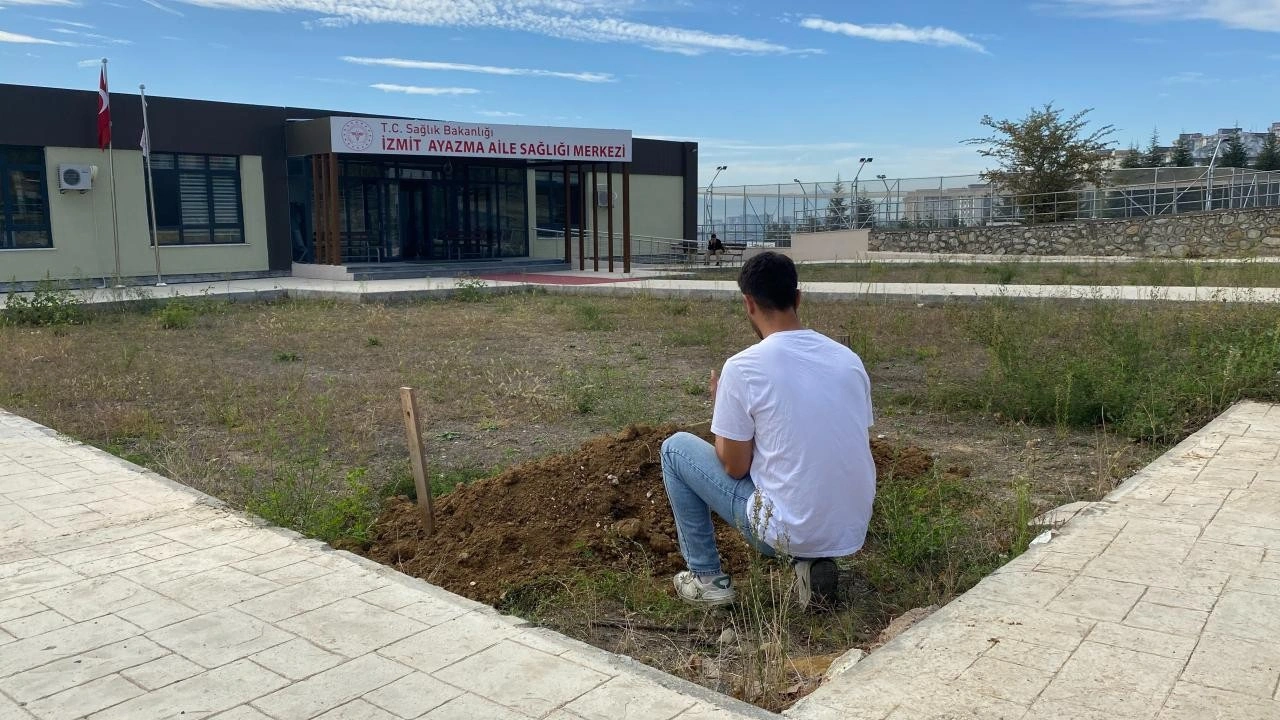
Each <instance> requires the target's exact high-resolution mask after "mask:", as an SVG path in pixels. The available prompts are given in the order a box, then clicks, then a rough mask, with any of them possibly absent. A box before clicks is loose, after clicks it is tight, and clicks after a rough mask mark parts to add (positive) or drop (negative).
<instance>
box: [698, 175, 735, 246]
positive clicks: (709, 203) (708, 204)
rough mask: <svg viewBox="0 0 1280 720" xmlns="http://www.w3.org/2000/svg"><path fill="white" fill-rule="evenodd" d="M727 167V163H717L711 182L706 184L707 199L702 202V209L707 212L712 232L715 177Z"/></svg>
mask: <svg viewBox="0 0 1280 720" xmlns="http://www.w3.org/2000/svg"><path fill="white" fill-rule="evenodd" d="M728 169H729V166H728V165H717V166H716V174H715V175H712V176H711V182H710V183H709V184H708V185H707V199H706V201H705V202H704V203H703V209H704V210H705V211H706V214H707V224H708V225H710V226H711V230H712V231H713V232H714V231H715V229H716V200H715V195H714V194H713V192H714V191H715V189H716V178H718V177H720V173H722V172H724V171H725V170H728Z"/></svg>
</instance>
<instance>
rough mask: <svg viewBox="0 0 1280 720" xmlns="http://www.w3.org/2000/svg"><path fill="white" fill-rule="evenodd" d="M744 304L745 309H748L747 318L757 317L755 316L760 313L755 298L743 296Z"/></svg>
mask: <svg viewBox="0 0 1280 720" xmlns="http://www.w3.org/2000/svg"><path fill="white" fill-rule="evenodd" d="M742 304H743V307H745V308H746V309H747V316H748V317H750V316H752V315H755V314H756V312H757V311H758V309H757V306H756V300H755V298H753V297H751V296H750V295H743V296H742Z"/></svg>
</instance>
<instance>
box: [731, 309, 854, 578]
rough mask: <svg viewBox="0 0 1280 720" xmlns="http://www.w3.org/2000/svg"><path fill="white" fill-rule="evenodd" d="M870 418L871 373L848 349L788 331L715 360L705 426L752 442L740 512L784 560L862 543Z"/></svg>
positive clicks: (849, 549)
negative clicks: (715, 383)
mask: <svg viewBox="0 0 1280 720" xmlns="http://www.w3.org/2000/svg"><path fill="white" fill-rule="evenodd" d="M873 422H874V417H873V415H872V411H871V380H870V378H868V377H867V371H866V368H864V367H863V365H862V360H861V359H860V358H859V357H858V356H857V354H855V353H854V352H853V351H852V350H850V349H849V348H847V347H845V346H843V345H841V344H839V343H837V342H835V341H834V340H831V339H830V338H828V337H826V336H824V335H822V334H820V333H817V332H814V331H813V330H792V331H787V332H777V333H773V334H771V335H769V336H768V337H766V338H765V339H764V340H762V341H760V342H759V343H756V344H755V345H752V346H751V347H749V348H747V349H746V350H743V351H742V352H740V353H738V354H737V355H734V356H733V357H731V358H729V360H728V362H726V363H725V364H724V371H723V372H722V373H721V375H720V389H719V390H718V391H717V393H716V406H715V413H714V415H713V416H712V419H711V432H713V433H715V434H716V435H718V436H720V437H723V438H726V439H729V440H738V441H744V442H745V441H747V440H755V454H754V456H753V457H752V459H751V480H752V481H753V482H754V483H755V486H756V493H755V495H753V496H752V497H751V498H750V499H749V500H748V502H747V514H748V516H749V517H751V518H752V522H753V524H755V525H756V526H757V528H759V535H760V537H761V538H762V539H764V541H765V542H767V543H769V545H770V546H771V547H773V548H774V549H776V550H778V551H779V552H782V553H785V554H787V555H790V556H792V557H841V556H844V555H852V554H853V553H855V552H857V551H858V550H859V549H860V548H861V547H862V543H863V541H864V540H865V539H866V535H867V523H868V522H869V521H870V520H871V504H872V501H873V500H875V494H876V467H875V462H874V461H873V460H872V458H871V445H870V438H869V437H868V428H870V427H871V425H872V423H873ZM757 497H758V498H759V499H758V500H757ZM761 525H763V528H760V526H761Z"/></svg>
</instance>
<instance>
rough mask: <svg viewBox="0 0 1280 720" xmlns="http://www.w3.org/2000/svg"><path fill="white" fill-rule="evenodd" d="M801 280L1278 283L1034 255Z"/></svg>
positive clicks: (1253, 276) (806, 275)
mask: <svg viewBox="0 0 1280 720" xmlns="http://www.w3.org/2000/svg"><path fill="white" fill-rule="evenodd" d="M694 269H695V270H696V271H697V273H696V277H697V278H698V279H708V280H710V279H718V280H731V279H735V278H736V277H737V272H738V270H737V268H702V269H699V268H697V267H695V268H694ZM799 270H800V279H801V280H802V281H805V282H875V283H953V284H954V283H958V284H969V283H976V284H996V285H1141V286H1158V287H1238V288H1250V287H1268V288H1272V287H1280V263H1273V262H1253V261H1248V260H1242V261H1236V262H1200V261H1195V260H1140V261H1133V262H1077V263H1061V262H1042V261H1040V260H1038V259H1036V258H1034V257H1021V258H1012V259H1009V260H1007V261H1004V262H994V263H967V262H961V261H950V260H941V261H932V262H909V263H896V262H895V263H883V262H868V263H839V264H806V265H801V266H799Z"/></svg>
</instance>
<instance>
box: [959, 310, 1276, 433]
mask: <svg viewBox="0 0 1280 720" xmlns="http://www.w3.org/2000/svg"><path fill="white" fill-rule="evenodd" d="M958 315H959V322H960V323H961V324H962V325H963V326H964V327H966V328H967V329H968V331H969V332H970V333H971V334H972V337H973V338H974V340H976V341H977V342H978V343H979V344H980V345H981V346H982V347H984V348H985V349H986V351H987V354H988V358H989V360H988V363H987V365H986V368H985V371H984V372H983V373H982V374H981V376H980V377H978V378H976V382H971V381H969V380H965V381H958V379H957V380H956V381H953V382H951V383H948V384H947V386H946V387H945V389H944V390H943V392H942V393H941V395H940V396H939V397H940V399H941V401H942V404H943V405H944V406H946V405H951V406H964V407H971V408H978V409H982V410H985V411H990V412H997V413H1000V414H1001V415H1002V416H1005V417H1009V418H1013V419H1019V420H1025V421H1029V422H1037V423H1048V424H1055V425H1059V426H1071V427H1088V426H1094V425H1101V424H1103V423H1106V424H1108V425H1110V426H1112V427H1113V428H1114V429H1115V430H1117V431H1119V432H1120V433H1122V434H1125V435H1127V436H1129V437H1132V438H1137V439H1147V440H1154V441H1158V442H1167V441H1172V440H1175V439H1177V438H1179V437H1181V436H1182V435H1184V434H1185V433H1187V432H1189V431H1190V430H1191V429H1193V428H1194V427H1195V426H1196V425H1198V424H1200V423H1202V422H1204V421H1205V420H1207V419H1208V418H1209V417H1211V416H1213V415H1215V414H1217V413H1219V412H1221V411H1222V410H1224V409H1225V408H1226V407H1227V406H1228V405H1230V404H1231V403H1233V402H1235V401H1236V400H1239V399H1241V398H1243V397H1246V396H1248V397H1262V398H1269V397H1276V396H1277V393H1280V386H1278V384H1277V379H1276V373H1277V371H1280V312H1277V311H1276V310H1274V309H1270V308H1266V309H1263V308H1258V307H1252V306H1247V305H1230V306H1228V305H1217V304H1208V305H1197V306H1194V307H1189V308H1186V309H1185V310H1183V311H1182V312H1180V313H1178V316H1177V317H1176V319H1175V318H1174V317H1171V316H1170V315H1169V313H1168V311H1166V310H1163V309H1160V308H1158V307H1153V306H1152V305H1150V304H1146V305H1142V306H1127V307H1122V306H1118V305H1114V304H1108V303H1089V304H1083V305H1076V306H1075V307H1074V309H1073V310H1072V311H1070V312H1064V310H1063V306H1062V304H1061V303H1034V304H1028V303H1012V302H1009V301H1005V300H996V301H992V302H987V303H983V304H982V305H980V306H977V307H974V308H968V309H964V310H961V311H958ZM970 380H972V379H970Z"/></svg>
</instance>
